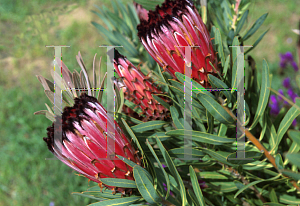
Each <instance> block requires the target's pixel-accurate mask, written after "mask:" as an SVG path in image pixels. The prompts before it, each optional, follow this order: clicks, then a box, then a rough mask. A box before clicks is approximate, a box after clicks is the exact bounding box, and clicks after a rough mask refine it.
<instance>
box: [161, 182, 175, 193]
mask: <svg viewBox="0 0 300 206" xmlns="http://www.w3.org/2000/svg"><path fill="white" fill-rule="evenodd" d="M163 186H164V189H165V190H166V191H168V189H167V185H166V184H165V183H163ZM170 195H173V192H172V191H171V190H170Z"/></svg>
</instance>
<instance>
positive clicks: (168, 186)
mask: <svg viewBox="0 0 300 206" xmlns="http://www.w3.org/2000/svg"><path fill="white" fill-rule="evenodd" d="M147 146H148V147H149V149H150V151H151V153H152V155H153V156H154V158H155V160H156V162H157V164H158V166H159V167H160V169H161V171H162V172H163V174H164V176H165V180H166V183H167V193H166V199H168V197H169V194H170V180H169V178H168V174H167V173H166V171H165V169H164V167H163V166H162V164H161V162H160V161H159V159H158V157H157V155H156V153H155V152H154V149H153V148H152V146H151V145H150V143H149V141H148V140H147Z"/></svg>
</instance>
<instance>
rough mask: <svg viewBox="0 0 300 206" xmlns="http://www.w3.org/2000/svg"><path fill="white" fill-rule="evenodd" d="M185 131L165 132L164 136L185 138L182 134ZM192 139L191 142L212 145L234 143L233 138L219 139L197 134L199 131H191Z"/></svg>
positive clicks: (218, 137) (201, 133)
mask: <svg viewBox="0 0 300 206" xmlns="http://www.w3.org/2000/svg"><path fill="white" fill-rule="evenodd" d="M185 131H186V130H184V129H177V130H171V131H168V132H166V135H170V136H185V135H187V134H185V133H184V132H185ZM192 138H193V141H197V142H203V143H208V144H214V145H223V144H225V143H232V142H234V141H236V139H235V138H226V137H220V136H218V135H214V134H209V133H205V132H199V131H195V130H193V131H192Z"/></svg>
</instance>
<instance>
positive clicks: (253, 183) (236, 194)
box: [234, 174, 281, 198]
mask: <svg viewBox="0 0 300 206" xmlns="http://www.w3.org/2000/svg"><path fill="white" fill-rule="evenodd" d="M280 176H281V174H278V175H277V176H276V177H272V178H270V179H265V180H257V181H254V182H251V183H249V184H247V185H245V187H243V188H242V189H240V190H239V191H237V193H235V195H234V198H236V197H237V196H238V195H239V194H241V193H242V192H243V191H244V190H245V189H247V188H249V187H251V186H253V185H256V184H258V183H261V182H265V181H272V180H276V179H278V178H279V177H280Z"/></svg>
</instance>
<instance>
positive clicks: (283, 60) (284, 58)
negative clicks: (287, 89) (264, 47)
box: [279, 52, 299, 72]
mask: <svg viewBox="0 0 300 206" xmlns="http://www.w3.org/2000/svg"><path fill="white" fill-rule="evenodd" d="M279 56H280V63H279V65H280V67H281V68H285V67H286V66H287V64H291V65H292V67H293V68H294V70H295V71H296V72H297V71H298V69H299V68H298V66H297V64H296V62H295V61H294V57H293V54H292V53H291V52H286V53H285V54H279Z"/></svg>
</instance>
